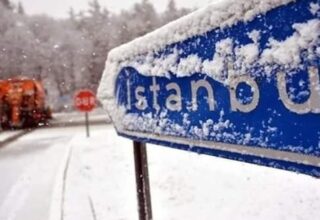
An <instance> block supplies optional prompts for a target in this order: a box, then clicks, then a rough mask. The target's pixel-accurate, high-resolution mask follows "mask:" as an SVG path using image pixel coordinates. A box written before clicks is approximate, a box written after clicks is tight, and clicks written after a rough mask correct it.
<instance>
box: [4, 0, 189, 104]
mask: <svg viewBox="0 0 320 220" xmlns="http://www.w3.org/2000/svg"><path fill="white" fill-rule="evenodd" d="M189 12H190V9H185V8H180V9H178V8H177V7H176V3H175V0H170V1H169V3H168V5H167V8H166V10H165V11H164V12H162V13H159V12H157V11H156V10H155V8H154V6H153V5H152V4H151V3H150V2H149V0H142V1H141V2H139V3H136V4H134V5H133V7H132V8H130V9H128V10H123V11H121V12H120V13H113V12H111V11H109V10H108V8H106V7H102V6H101V5H100V3H99V1H98V0H90V1H89V3H88V7H87V9H86V10H84V11H80V12H75V11H74V10H73V9H72V8H71V9H70V11H69V17H68V18H67V19H54V18H52V17H49V16H47V15H33V16H30V15H27V14H25V11H24V8H23V6H22V5H21V4H20V3H19V4H18V5H13V4H12V3H11V2H10V1H9V0H0V79H6V78H10V77H15V76H20V75H21V76H27V77H31V78H35V79H39V80H42V81H43V82H44V83H45V85H46V87H47V88H48V90H49V93H50V96H51V98H52V99H55V100H58V101H59V99H60V100H61V99H63V98H64V97H72V95H73V93H74V91H75V90H77V89H79V88H90V89H93V90H96V88H97V86H98V83H99V80H100V78H101V74H102V72H103V69H104V64H105V60H106V58H107V55H108V52H109V51H110V50H111V49H112V48H114V47H117V46H119V45H121V44H123V43H126V42H128V41H131V40H132V39H134V38H137V37H139V36H142V35H144V34H146V33H148V32H150V31H152V30H154V29H156V28H158V27H160V26H162V25H164V24H166V23H168V22H170V21H172V20H175V19H177V18H179V17H181V16H183V15H185V14H187V13H189ZM58 105H59V103H58Z"/></svg>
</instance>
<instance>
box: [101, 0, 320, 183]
mask: <svg viewBox="0 0 320 220" xmlns="http://www.w3.org/2000/svg"><path fill="white" fill-rule="evenodd" d="M227 2H228V1H227ZM229 2H232V5H229V6H228V4H224V5H222V6H221V5H220V6H219V5H218V6H216V5H213V6H210V7H208V9H206V10H205V9H203V10H200V11H198V12H196V13H194V14H192V15H190V16H188V17H186V18H182V19H181V20H180V21H179V20H178V21H177V22H174V23H172V24H170V25H168V26H166V27H164V28H162V29H160V30H157V31H156V32H154V33H151V34H150V35H147V36H145V37H142V38H140V39H138V40H136V41H134V42H132V43H129V44H127V45H125V46H123V47H121V48H118V49H115V50H114V51H112V52H111V54H110V55H109V59H108V61H107V65H106V70H105V74H104V77H103V79H102V81H101V84H100V88H99V96H100V98H101V100H102V102H103V103H104V104H105V106H106V108H107V109H108V110H109V112H110V115H111V117H112V119H113V121H114V124H115V127H116V129H117V131H118V133H119V134H120V135H122V136H124V137H128V138H131V139H134V140H139V141H143V142H150V143H155V144H160V145H166V146H169V147H174V148H178V149H183V150H188V151H193V152H197V153H204V154H209V155H214V156H219V157H224V158H229V159H235V160H239V161H245V162H249V163H254V164H259V165H265V166H269V167H274V168H280V169H286V170H290V171H294V172H297V173H304V174H308V175H312V176H317V177H319V176H320V81H319V77H320V73H319V57H320V19H319V15H320V10H319V9H320V3H319V1H318V0H297V1H290V0H286V1H284V0H276V1H268V0H267V1H262V2H264V3H266V5H268V2H273V3H275V4H274V5H272V3H270V4H269V5H268V7H262V6H261V4H262V3H254V2H256V1H252V5H251V8H250V7H249V8H248V9H245V7H244V6H243V5H244V2H248V1H242V0H240V1H229ZM237 4H238V5H237ZM255 4H256V5H255ZM259 4H260V5H259ZM237 6H243V7H238V9H239V10H240V12H239V11H237V10H233V12H232V7H233V8H235V9H237ZM223 7H225V8H226V7H231V9H230V10H229V12H228V13H229V14H228V13H227V14H226V15H229V16H226V17H223V16H221V14H219V13H222V12H221V11H223ZM252 8H253V9H252ZM218 9H219V10H218ZM210 10H211V11H210ZM241 10H243V11H242V12H241ZM264 10H265V11H264ZM227 11H228V10H227ZM230 11H231V12H230ZM215 13H217V14H215ZM241 13H242V14H241ZM238 14H241V16H240V17H237V16H238ZM248 14H249V15H250V16H249V15H248ZM219 16H220V17H219ZM221 17H222V18H221ZM220 18H221V19H220ZM230 18H234V19H231V20H228V19H230ZM197 19H198V20H197ZM210 19H211V20H210ZM214 19H217V20H218V21H219V23H218V25H216V23H214V21H212V20H214ZM219 19H220V20H219ZM189 21H190V22H189ZM191 21H192V22H194V23H192V22H191ZM203 21H206V22H203ZM197 22H198V23H197ZM201 22H202V23H201ZM190 23H191V24H194V25H197V24H200V23H201V24H205V25H204V26H205V27H204V28H203V29H201V28H199V27H197V28H195V30H190ZM188 25H189V26H188ZM179 30H180V34H181V33H182V35H183V31H184V30H187V31H189V32H190V33H191V34H190V33H189V35H188V34H186V35H185V36H183V37H181V38H179V35H178V37H177V33H179ZM164 32H165V34H164ZM161 34H162V35H161ZM157 35H158V39H159V43H158V44H157V43H156V42H155V41H152V39H156V38H157ZM161 36H166V37H167V38H166V40H167V44H165V45H161V39H162V38H161ZM174 39H178V41H176V40H174ZM150 42H151V43H150ZM149 43H150V44H151V45H148V44H149ZM148 48H150V50H148ZM126 51H127V52H126ZM122 53H124V54H126V53H127V56H126V55H123V54H122ZM119 54H120V55H119ZM121 54H122V55H121ZM111 84H112V85H111ZM110 86H111V88H108V89H107V87H110ZM108 91H111V92H108Z"/></svg>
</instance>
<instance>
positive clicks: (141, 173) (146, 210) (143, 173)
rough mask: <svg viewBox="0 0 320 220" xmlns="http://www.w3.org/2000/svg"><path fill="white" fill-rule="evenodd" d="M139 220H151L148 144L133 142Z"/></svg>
mask: <svg viewBox="0 0 320 220" xmlns="http://www.w3.org/2000/svg"><path fill="white" fill-rule="evenodd" d="M133 151H134V163H135V172H136V184H137V196H138V211H139V220H151V219H152V208H151V196H150V184H149V172H148V158H147V149H146V144H144V143H142V142H137V141H134V142H133Z"/></svg>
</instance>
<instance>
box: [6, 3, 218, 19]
mask: <svg viewBox="0 0 320 220" xmlns="http://www.w3.org/2000/svg"><path fill="white" fill-rule="evenodd" d="M19 1H20V2H21V3H22V4H23V6H24V8H25V11H26V13H27V14H48V15H50V16H53V17H56V18H63V17H67V16H68V11H69V8H70V7H73V8H74V9H75V11H80V10H83V9H86V8H87V5H88V2H89V0H11V2H13V3H17V2H19ZM140 1H142V0H99V2H100V4H101V5H103V6H106V7H107V8H108V9H109V10H111V11H113V12H119V11H121V10H122V9H128V8H130V7H131V6H132V5H133V4H134V3H136V2H140ZM149 1H150V2H152V4H153V5H154V6H155V7H156V9H157V10H158V11H163V10H164V9H165V7H166V5H167V3H168V0H149ZM211 1H212V0H176V3H177V6H178V7H202V6H205V5H206V4H208V3H209V2H211Z"/></svg>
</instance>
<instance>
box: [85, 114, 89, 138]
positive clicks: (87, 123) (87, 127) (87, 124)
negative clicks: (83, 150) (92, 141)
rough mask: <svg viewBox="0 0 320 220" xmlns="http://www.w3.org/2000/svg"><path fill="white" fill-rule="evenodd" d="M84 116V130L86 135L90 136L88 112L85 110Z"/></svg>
mask: <svg viewBox="0 0 320 220" xmlns="http://www.w3.org/2000/svg"><path fill="white" fill-rule="evenodd" d="M85 117H86V131H87V137H90V130H89V113H88V112H86V113H85Z"/></svg>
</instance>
